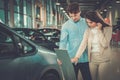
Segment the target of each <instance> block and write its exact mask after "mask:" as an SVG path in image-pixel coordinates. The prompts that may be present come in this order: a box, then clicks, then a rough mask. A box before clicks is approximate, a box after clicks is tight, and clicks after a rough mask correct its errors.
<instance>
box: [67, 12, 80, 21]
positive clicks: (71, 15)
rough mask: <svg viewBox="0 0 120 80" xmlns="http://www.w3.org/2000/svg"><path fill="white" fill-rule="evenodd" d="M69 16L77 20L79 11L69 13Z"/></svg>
mask: <svg viewBox="0 0 120 80" xmlns="http://www.w3.org/2000/svg"><path fill="white" fill-rule="evenodd" d="M69 16H70V18H71V19H72V20H73V21H74V22H77V21H79V19H80V12H78V13H69Z"/></svg>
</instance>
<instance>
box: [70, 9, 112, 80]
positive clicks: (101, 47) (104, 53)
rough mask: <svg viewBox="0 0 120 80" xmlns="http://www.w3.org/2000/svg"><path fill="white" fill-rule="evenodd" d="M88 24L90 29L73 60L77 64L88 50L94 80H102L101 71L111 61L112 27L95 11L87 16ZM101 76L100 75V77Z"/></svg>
mask: <svg viewBox="0 0 120 80" xmlns="http://www.w3.org/2000/svg"><path fill="white" fill-rule="evenodd" d="M85 19H86V22H87V24H88V26H89V28H88V29H87V30H86V32H85V33H84V37H83V40H82V43H81V45H80V47H79V49H78V51H77V53H76V56H75V57H74V58H73V59H71V61H72V62H74V63H77V61H78V59H79V58H80V57H81V55H82V53H83V52H84V50H85V49H86V48H88V59H89V61H90V70H91V76H92V80H98V76H99V77H100V80H104V79H101V78H102V77H101V76H102V74H101V72H100V70H102V69H104V67H105V65H107V64H108V63H109V61H110V55H109V54H110V52H111V51H110V40H111V35H112V27H110V26H109V25H108V24H107V23H105V22H104V21H103V19H102V17H101V16H100V15H99V14H98V13H97V12H94V11H89V12H87V13H86V15H85ZM98 74H99V75H98Z"/></svg>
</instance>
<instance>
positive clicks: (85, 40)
mask: <svg viewBox="0 0 120 80" xmlns="http://www.w3.org/2000/svg"><path fill="white" fill-rule="evenodd" d="M88 34H89V29H87V30H86V31H85V33H84V36H83V40H82V42H81V44H80V46H79V48H78V51H77V53H76V55H75V57H74V58H73V59H71V62H75V63H76V62H77V61H78V59H79V58H80V56H81V55H82V53H83V52H84V50H85V49H86V46H87V42H88Z"/></svg>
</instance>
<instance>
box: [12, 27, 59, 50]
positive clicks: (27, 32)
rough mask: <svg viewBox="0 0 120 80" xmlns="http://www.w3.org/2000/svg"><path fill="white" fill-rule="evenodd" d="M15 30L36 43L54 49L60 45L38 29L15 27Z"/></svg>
mask: <svg viewBox="0 0 120 80" xmlns="http://www.w3.org/2000/svg"><path fill="white" fill-rule="evenodd" d="M13 30H14V31H16V32H17V33H19V34H21V35H22V36H24V37H25V38H27V39H29V40H31V41H32V42H34V43H36V44H37V45H39V46H43V47H45V48H48V49H50V50H53V51H54V48H58V46H57V45H56V44H55V42H54V41H51V40H48V39H47V37H46V36H45V35H44V34H43V33H41V32H39V31H37V30H36V29H30V28H13Z"/></svg>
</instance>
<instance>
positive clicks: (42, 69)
mask: <svg viewBox="0 0 120 80" xmlns="http://www.w3.org/2000/svg"><path fill="white" fill-rule="evenodd" d="M48 57H49V58H48ZM0 80H63V79H62V72H61V69H60V66H59V65H58V63H57V56H56V54H55V53H54V52H53V51H50V50H48V49H45V48H43V47H40V46H37V45H36V44H34V43H33V42H32V41H30V40H28V39H26V38H23V36H21V35H20V34H18V33H17V32H15V31H13V30H12V29H11V28H9V27H8V26H6V25H4V24H2V23H0Z"/></svg>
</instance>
